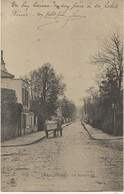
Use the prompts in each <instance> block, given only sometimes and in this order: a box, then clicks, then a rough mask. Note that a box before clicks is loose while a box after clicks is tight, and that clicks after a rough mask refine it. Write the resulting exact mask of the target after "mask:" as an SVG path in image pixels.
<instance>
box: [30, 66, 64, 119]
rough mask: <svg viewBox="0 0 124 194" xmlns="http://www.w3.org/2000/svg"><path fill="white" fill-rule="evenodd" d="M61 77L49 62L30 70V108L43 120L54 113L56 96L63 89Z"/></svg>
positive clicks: (61, 93) (56, 104)
mask: <svg viewBox="0 0 124 194" xmlns="http://www.w3.org/2000/svg"><path fill="white" fill-rule="evenodd" d="M62 79H63V78H62V76H61V75H57V74H56V72H55V70H54V69H53V67H52V66H51V65H50V64H49V63H47V64H44V65H43V66H42V67H40V68H38V69H37V70H34V71H33V72H30V78H29V79H27V80H28V81H30V85H31V109H32V110H33V111H34V112H35V114H36V115H39V117H41V118H42V120H43V121H45V120H46V119H49V118H50V117H51V116H52V115H54V114H56V110H57V108H58V98H59V96H60V95H63V92H64V89H65V84H64V83H63V82H62Z"/></svg>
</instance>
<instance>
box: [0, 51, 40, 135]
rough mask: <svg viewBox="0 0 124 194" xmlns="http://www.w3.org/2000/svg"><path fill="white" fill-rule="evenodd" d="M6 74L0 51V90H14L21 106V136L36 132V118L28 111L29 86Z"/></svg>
mask: <svg viewBox="0 0 124 194" xmlns="http://www.w3.org/2000/svg"><path fill="white" fill-rule="evenodd" d="M14 77H15V76H14V75H12V74H10V73H8V72H7V70H6V68H5V62H4V60H3V51H1V88H6V89H11V90H15V92H16V97H17V102H18V103H20V104H22V105H23V111H22V113H21V126H20V127H21V135H25V134H28V133H31V132H32V131H37V117H36V116H35V115H34V113H33V112H31V111H30V86H29V84H28V83H27V82H26V81H25V80H23V79H16V78H14Z"/></svg>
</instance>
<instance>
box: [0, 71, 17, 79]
mask: <svg viewBox="0 0 124 194" xmlns="http://www.w3.org/2000/svg"><path fill="white" fill-rule="evenodd" d="M1 72H3V73H6V74H8V75H9V76H10V77H11V78H14V77H15V76H14V75H12V74H10V73H8V72H6V71H3V70H1ZM1 77H2V76H1ZM4 77H5V78H8V77H7V76H4ZM4 77H2V78H4Z"/></svg>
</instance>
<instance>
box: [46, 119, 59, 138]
mask: <svg viewBox="0 0 124 194" xmlns="http://www.w3.org/2000/svg"><path fill="white" fill-rule="evenodd" d="M49 132H53V137H56V135H60V136H62V126H61V123H60V122H59V121H47V122H46V123H45V133H46V137H47V138H48V136H49Z"/></svg>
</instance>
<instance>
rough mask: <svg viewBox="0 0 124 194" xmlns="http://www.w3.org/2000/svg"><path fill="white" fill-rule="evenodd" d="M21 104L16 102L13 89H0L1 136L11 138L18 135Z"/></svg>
mask: <svg viewBox="0 0 124 194" xmlns="http://www.w3.org/2000/svg"><path fill="white" fill-rule="evenodd" d="M22 108H23V107H22V104H19V103H17V98H16V94H15V91H14V90H10V89H1V138H2V140H8V139H13V138H15V137H17V136H19V135H20V132H19V127H20V126H19V125H20V120H21V112H22Z"/></svg>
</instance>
